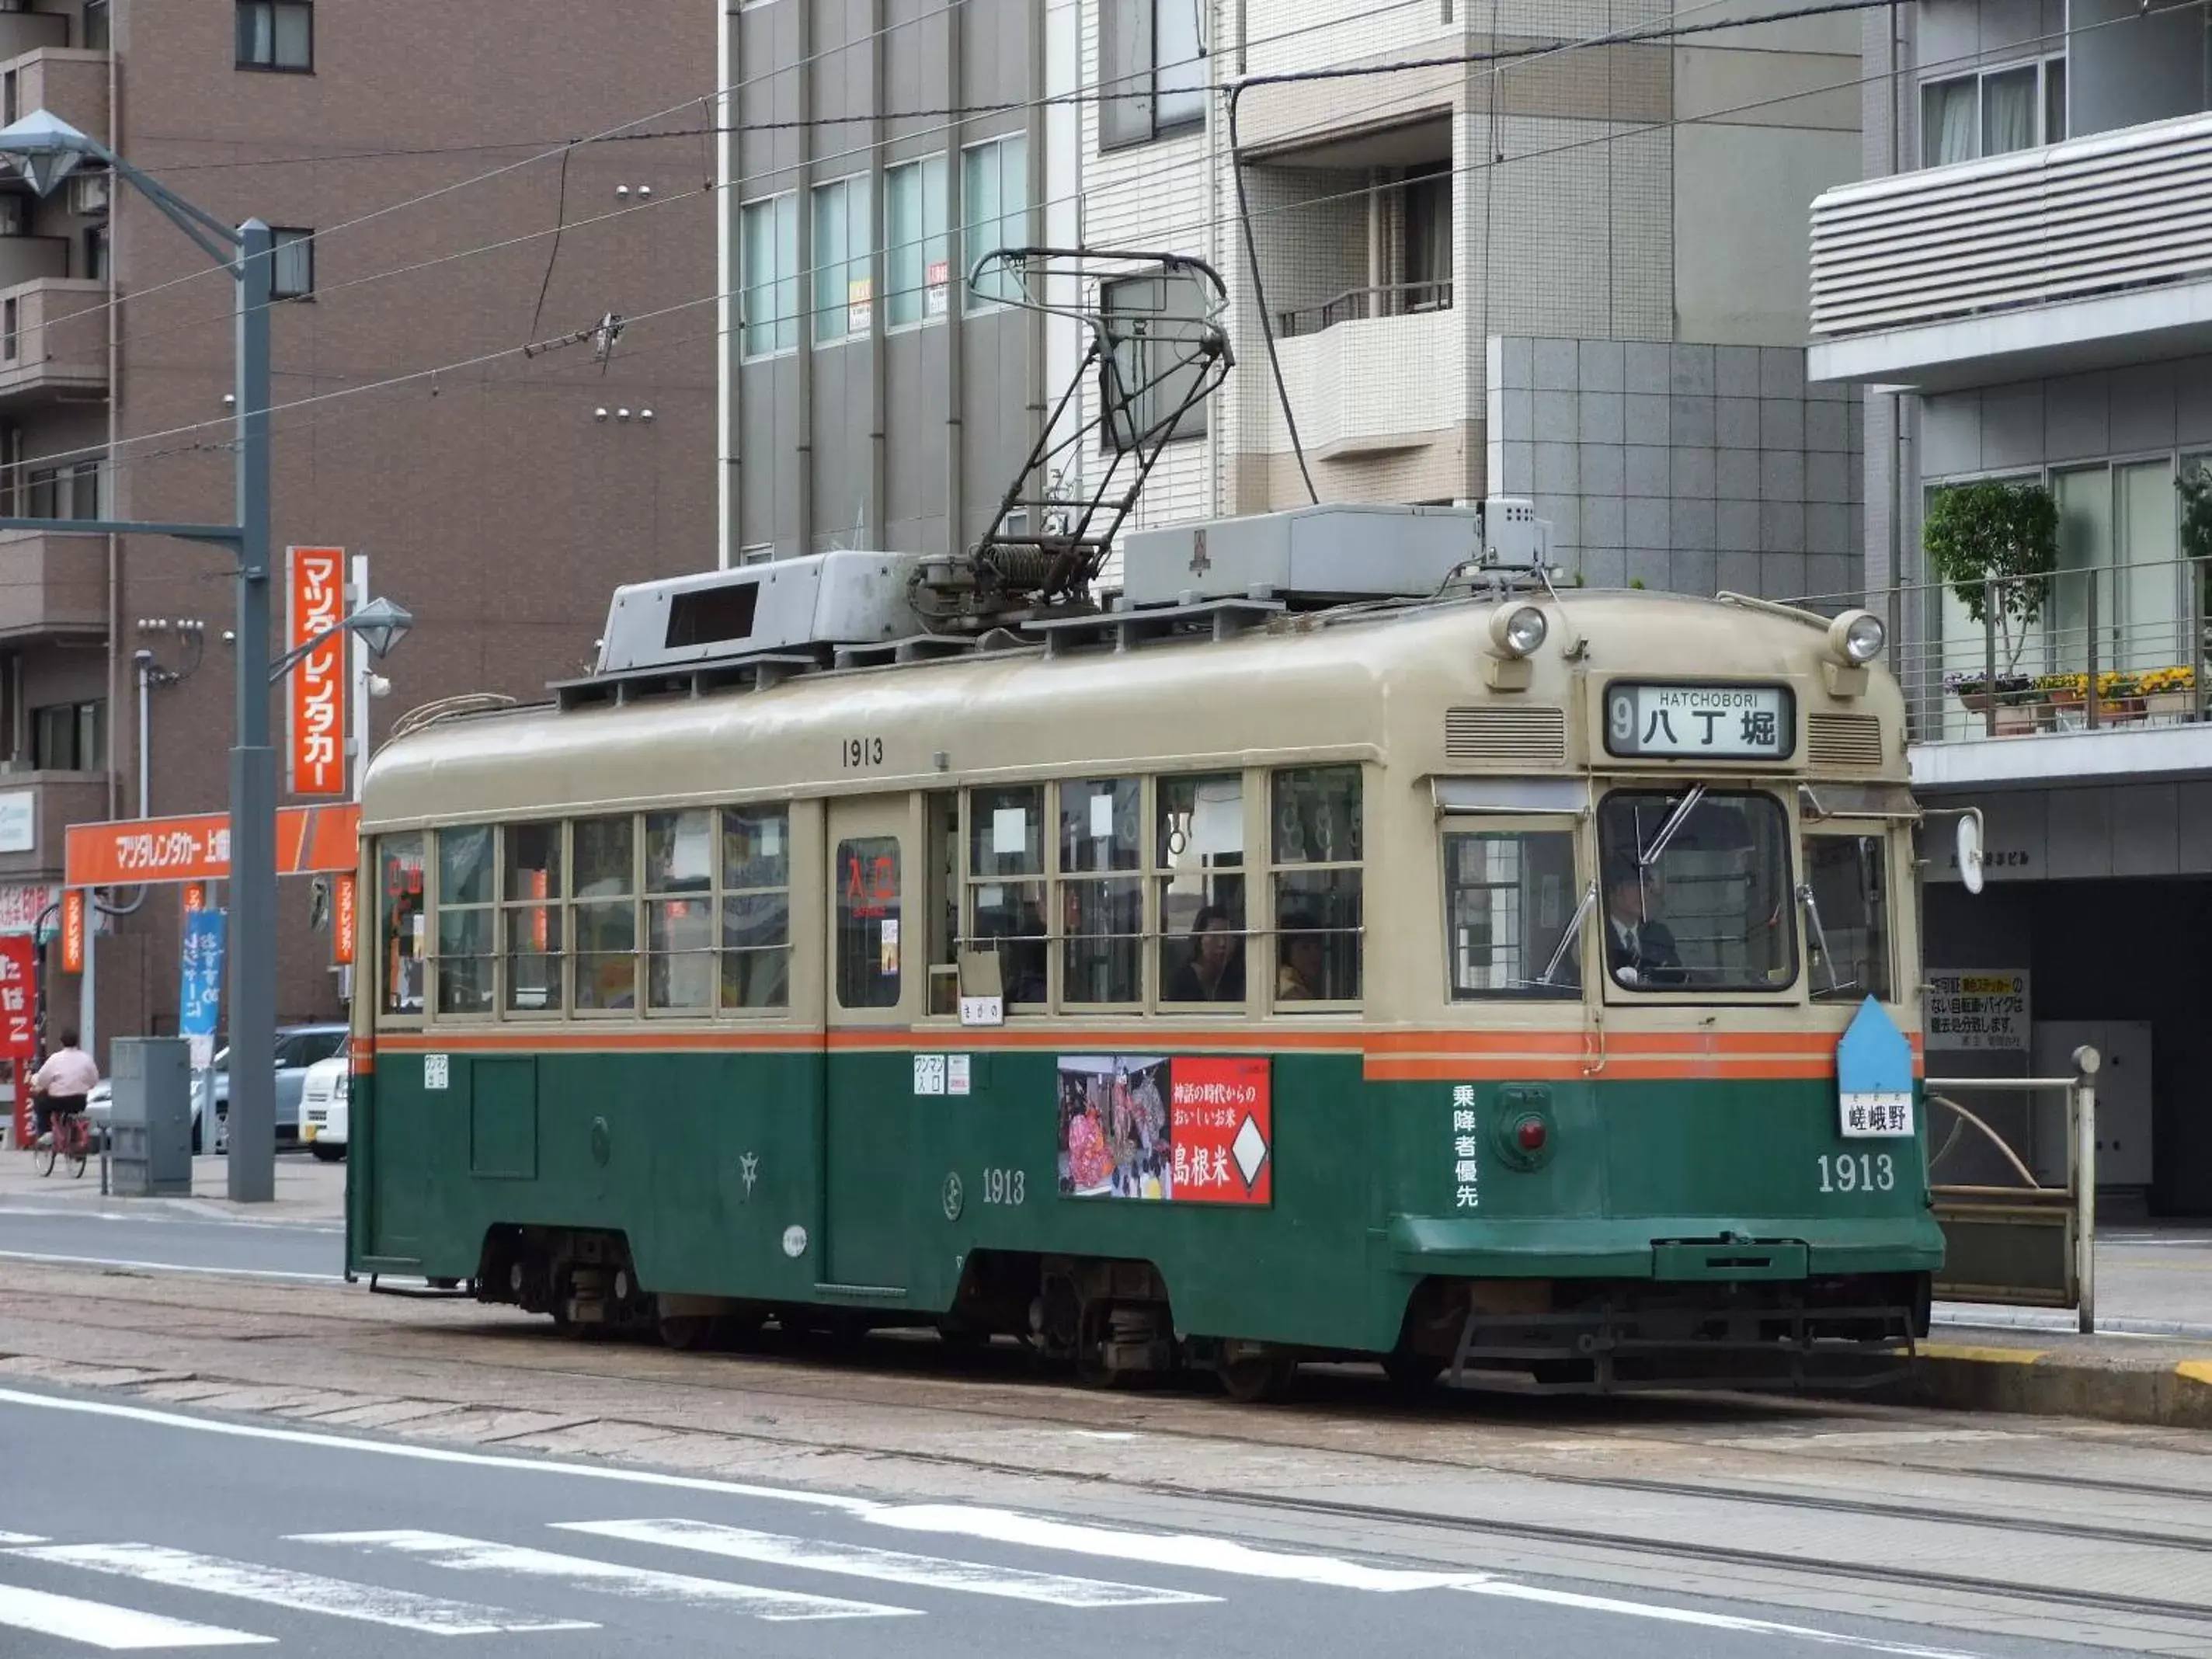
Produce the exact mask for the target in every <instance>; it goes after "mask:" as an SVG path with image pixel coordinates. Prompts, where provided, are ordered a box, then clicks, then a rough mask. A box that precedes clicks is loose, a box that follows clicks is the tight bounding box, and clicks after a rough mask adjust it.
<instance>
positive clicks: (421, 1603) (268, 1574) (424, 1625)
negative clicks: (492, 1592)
mask: <svg viewBox="0 0 2212 1659" xmlns="http://www.w3.org/2000/svg"><path fill="white" fill-rule="evenodd" d="M8 1553H9V1554H10V1555H16V1556H21V1557H22V1558H23V1559H26V1560H31V1561H46V1562H50V1563H52V1564H53V1565H57V1566H64V1567H75V1568H77V1569H79V1570H80V1571H86V1572H102V1573H109V1574H112V1575H113V1576H114V1577H118V1578H135V1579H137V1580H139V1581H140V1582H141V1583H148V1584H159V1585H161V1586H162V1587H163V1588H164V1589H181V1590H197V1591H199V1592H201V1593H202V1594H204V1595H228V1596H233V1597H235V1598H236V1599H238V1600H240V1601H263V1602H266V1603H268V1604H269V1605H270V1606H272V1607H291V1608H295V1609H301V1610H304V1611H307V1612H309V1613H327V1614H329V1615H330V1616H331V1617H332V1618H337V1619H357V1620H361V1621H362V1622H363V1623H365V1624H371V1625H390V1626H394V1627H396V1628H398V1629H400V1630H411V1631H419V1632H424V1633H426V1634H428V1635H432V1636H489V1635H492V1634H494V1633H495V1632H501V1631H549V1630H596V1629H598V1628H599V1626H596V1625H592V1624H586V1623H584V1622H582V1621H581V1620H574V1619H536V1618H531V1617H529V1616H527V1615H525V1614H522V1613H508V1612H507V1611H506V1610H504V1609H503V1608H500V1607H480V1606H478V1605H477V1604H476V1603H474V1602H471V1601H446V1600H444V1599H442V1598H441V1597H439V1596H435V1595H415V1594H414V1593H413V1592H411V1591H409V1590H397V1589H383V1588H381V1587H380V1586H378V1585H374V1584H356V1583H351V1582H349V1581H348V1580H346V1579H343V1578H325V1577H322V1576H320V1575H319V1574H317V1573H312V1572H294V1571H291V1570H290V1569H289V1568H286V1567H270V1566H263V1565H259V1564H258V1563H255V1562H250V1561H230V1560H226V1559H223V1558H222V1557H221V1556H219V1555H197V1554H194V1553H192V1552H191V1551H189V1550H176V1549H168V1548H166V1547H163V1546H161V1545H158V1544H56V1545H51V1546H49V1547H46V1548H44V1549H17V1550H10V1551H9V1552H8Z"/></svg>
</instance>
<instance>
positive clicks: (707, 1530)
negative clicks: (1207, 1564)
mask: <svg viewBox="0 0 2212 1659" xmlns="http://www.w3.org/2000/svg"><path fill="white" fill-rule="evenodd" d="M554 1525H555V1526H556V1528H558V1529H560V1530H561V1531H563V1532H580V1533H588V1534H592V1536H593V1537H596V1538H620V1539H624V1540H627V1541H629V1542H631V1543H637V1544H659V1545H665V1546H667V1547H671V1548H674V1549H687V1550H699V1551H702V1552H703V1553H706V1554H708V1555H717V1556H721V1557H723V1558H725V1559H729V1560H732V1561H757V1562H760V1563H762V1564H763V1565H768V1566H775V1567H797V1568H800V1569H803V1570H805V1571H811V1572H831V1573H843V1574H845V1575H847V1576H848V1577H854V1578H875V1579H880V1580H882V1581H883V1582H884V1583H892V1584H914V1585H918V1586H920V1587H921V1588H922V1589H940V1590H963V1591H966V1592H968V1593H969V1594H970V1595H1005V1596H1011V1597H1012V1598H1013V1599H1014V1600H1016V1601H1042V1602H1046V1603H1048V1604H1049V1605H1051V1606H1054V1607H1155V1606H1165V1605H1169V1604H1172V1603H1176V1602H1189V1601H1219V1600H1220V1599H1221V1598H1220V1597H1219V1596H1218V1595H1198V1594H1196V1593H1195V1592H1194V1591H1190V1590H1174V1589H1152V1588H1151V1587H1149V1586H1146V1585H1144V1584H1120V1583H1112V1582H1111V1581H1109V1580H1106V1579H1101V1578H1070V1577H1062V1576H1061V1575H1060V1574H1058V1573H1051V1572H1030V1571H1024V1569H1022V1568H1020V1567H996V1566H991V1565H987V1564H986V1563H984V1562H981V1561H948V1560H945V1559H941V1558H939V1557H937V1556H930V1555H908V1554H906V1553H903V1552H902V1551H898V1550H879V1549H872V1548H870V1547H868V1546H866V1545H865V1544H836V1543H830V1542H829V1541H825V1540H820V1539H810V1538H791V1537H787V1536H785V1535H783V1534H780V1533H772V1532H754V1531H751V1530H750V1529H749V1528H744V1527H726V1526H722V1525H720V1524H719V1523H718V1522H713V1521H679V1520H669V1521H560V1522H555V1523H554Z"/></svg>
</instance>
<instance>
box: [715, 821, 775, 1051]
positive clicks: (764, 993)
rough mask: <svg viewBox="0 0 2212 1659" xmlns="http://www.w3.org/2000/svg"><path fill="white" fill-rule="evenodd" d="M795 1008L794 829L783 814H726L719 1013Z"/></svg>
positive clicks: (723, 842)
mask: <svg viewBox="0 0 2212 1659" xmlns="http://www.w3.org/2000/svg"><path fill="white" fill-rule="evenodd" d="M790 1002H791V823H790V819H789V817H788V816H787V813H786V811H785V809H784V808H782V807H781V806H732V807H728V808H726V809H725V810H724V811H723V813H722V1006H723V1007H725V1008H783V1007H787V1006H790Z"/></svg>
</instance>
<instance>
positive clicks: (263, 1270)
mask: <svg viewBox="0 0 2212 1659" xmlns="http://www.w3.org/2000/svg"><path fill="white" fill-rule="evenodd" d="M0 1261H29V1262H33V1263H35V1264H36V1265H38V1266H40V1267H121V1268H124V1269H126V1270H127V1271H129V1272H131V1273H191V1274H194V1275H196V1276H197V1277H199V1278H203V1279H304V1280H306V1281H307V1282H308V1283H310V1284H314V1285H343V1284H344V1283H345V1275H344V1274H343V1273H285V1272H282V1271H280V1270H278V1269H276V1268H274V1267H184V1266H181V1265H179V1263H177V1262H174V1261H131V1259H129V1258H128V1257H125V1256H114V1255H52V1254H50V1253H49V1252H46V1251H44V1250H0Z"/></svg>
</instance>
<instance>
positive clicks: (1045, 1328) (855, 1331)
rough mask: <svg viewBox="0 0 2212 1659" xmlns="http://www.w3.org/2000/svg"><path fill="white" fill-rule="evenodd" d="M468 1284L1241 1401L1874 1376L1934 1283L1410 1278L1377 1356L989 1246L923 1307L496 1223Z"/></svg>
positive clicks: (1907, 1334) (1147, 1276)
mask: <svg viewBox="0 0 2212 1659" xmlns="http://www.w3.org/2000/svg"><path fill="white" fill-rule="evenodd" d="M471 1289H472V1291H473V1293H474V1295H475V1297H476V1298H477V1300H478V1301H480V1302H486V1303H499V1304H507V1305H512V1306H515V1307H520V1308H521V1309H522V1310H524V1311H526V1312H530V1313H544V1314H550V1315H551V1316H552V1317H553V1319H554V1322H555V1323H556V1325H557V1326H559V1327H561V1328H562V1329H564V1330H567V1331H568V1332H570V1333H571V1334H578V1335H593V1334H609V1335H615V1334H623V1335H631V1336H643V1337H654V1338H657V1339H658V1340H660V1341H661V1342H663V1343H664V1344H665V1345H666V1346H670V1347H672V1348H678V1349H690V1348H697V1347H703V1346H713V1345H717V1344H724V1343H731V1342H740V1341H743V1340H746V1339H748V1338H750V1337H752V1336H755V1335H757V1334H758V1333H759V1332H760V1331H761V1330H762V1329H763V1328H764V1327H765V1326H767V1325H768V1324H769V1322H770V1321H773V1322H775V1324H776V1325H777V1326H778V1328H780V1329H781V1330H783V1331H785V1332H791V1333H803V1334H817V1335H822V1336H827V1337H830V1338H833V1339H842V1340H855V1339H858V1338H859V1337H860V1336H862V1335H864V1334H866V1332H868V1331H869V1330H872V1329H892V1328H925V1329H927V1328H934V1329H935V1330H936V1331H937V1332H938V1333H939V1335H940V1336H942V1338H943V1339H944V1340H945V1341H946V1342H947V1343H948V1344H951V1345H953V1346H963V1347H966V1346H980V1345H981V1344H982V1343H984V1342H987V1341H988V1340H991V1339H992V1338H993V1337H994V1336H1012V1337H1014V1338H1017V1339H1018V1340H1020V1341H1022V1342H1023V1343H1024V1345H1025V1346H1027V1347H1028V1348H1029V1349H1030V1351H1031V1352H1033V1353H1034V1354H1035V1355H1036V1358H1038V1359H1039V1360H1040V1361H1041V1362H1042V1363H1044V1364H1048V1365H1050V1366H1053V1367H1054V1368H1056V1369H1058V1368H1065V1369H1066V1370H1069V1371H1072V1372H1073V1375H1074V1376H1075V1377H1076V1378H1077V1380H1078V1381H1079V1382H1082V1383H1086V1384H1089V1385H1091V1386H1093V1387H1129V1386H1139V1385H1142V1384H1144V1383H1148V1382H1159V1381H1164V1380H1167V1379H1170V1378H1172V1377H1174V1376H1178V1375H1180V1374H1184V1373H1188V1372H1194V1371H1195V1372H1207V1371H1210V1372H1212V1373H1213V1374H1214V1375H1215V1376H1218V1378H1219V1380H1220V1382H1221V1383H1222V1386H1223V1388H1224V1389H1225V1391H1226V1392H1227V1393H1228V1394H1229V1395H1231V1397H1232V1398H1235V1399H1237V1400H1240V1401H1263V1400H1271V1399H1275V1398H1279V1397H1280V1396H1281V1395H1283V1394H1284V1393H1285V1392H1286V1391H1287V1390H1288V1389H1289V1388H1290V1387H1291V1383H1292V1382H1293V1380H1294V1378H1295V1376H1296V1373H1297V1367H1298V1366H1299V1365H1300V1364H1342V1363H1370V1364H1380V1365H1381V1366H1382V1368H1383V1370H1384V1372H1385V1373H1386V1374H1387V1375H1388V1376H1389V1377H1390V1379H1391V1381H1392V1382H1393V1383H1395V1384H1397V1385H1398V1386H1400V1387H1401V1389H1423V1388H1426V1387H1428V1386H1429V1385H1431V1384H1432V1383H1435V1382H1437V1380H1438V1379H1439V1378H1442V1379H1444V1380H1446V1381H1448V1382H1449V1383H1452V1384H1453V1385H1454V1386H1455V1387H1462V1388H1468V1389H1482V1390H1493V1391H1504V1392H1510V1393H1520V1394H1531V1393H1534V1394H1583V1395H1600V1394H1615V1393H1629V1392H1637V1391H1645V1390H1653V1389H1750V1390H1771V1389H1809V1388H1817V1389H1847V1388H1866V1387H1872V1386H1875V1385H1876V1384H1878V1383H1882V1382H1885V1381H1887V1380H1889V1379H1890V1378H1892V1377H1893V1376H1896V1375H1897V1374H1898V1373H1899V1370H1900V1369H1901V1363H1902V1359H1903V1357H1904V1356H1905V1354H1908V1353H1909V1352H1911V1347H1912V1345H1913V1343H1914V1341H1915V1340H1916V1339H1917V1338H1919V1337H1923V1336H1925V1335H1926V1334H1927V1332H1928V1320H1929V1278H1928V1275H1927V1274H1925V1273H1887V1274H1863V1275H1852V1276H1832V1277H1825V1278H1812V1279H1779V1280H1778V1279H1765V1280H1759V1279H1742V1280H1721V1281H1703V1282H1696V1283H1668V1282H1665V1281H1658V1280H1638V1279H1448V1278H1442V1277H1432V1278H1430V1279H1425V1280H1423V1281H1422V1282H1421V1284H1420V1285H1419V1286H1418V1287H1417V1288H1416V1289H1415V1291H1414V1292H1413V1297H1412V1298H1411V1300H1410V1301H1409V1303H1408V1304H1407V1310H1406V1316H1405V1322H1404V1326H1403V1329H1402V1333H1401V1337H1400V1339H1399V1341H1398V1344H1397V1346H1396V1347H1395V1348H1394V1349H1393V1350H1391V1351H1390V1352H1382V1353H1378V1352H1364V1351H1360V1350H1356V1349H1339V1348H1322V1347H1303V1346H1302V1347H1292V1346H1283V1345H1278V1344H1271V1343H1264V1342H1255V1341H1249V1340H1238V1339H1235V1338H1223V1337H1206V1336H1197V1335H1188V1334H1182V1333H1181V1332H1179V1331H1178V1330H1177V1329H1176V1325H1175V1321H1174V1317H1173V1314H1172V1311H1171V1309H1170V1301H1169V1293H1168V1286H1167V1284H1166V1281H1165V1280H1164V1279H1163V1278H1162V1276H1161V1275H1160V1273H1158V1270H1157V1269H1156V1268H1155V1267H1153V1266H1152V1264H1151V1263H1149V1262H1146V1261H1115V1260H1101V1259H1098V1258H1094V1257H1080V1256H1064V1255H1032V1254H1028V1253H1018V1252H1006V1251H979V1252H977V1253H975V1255H973V1256H971V1257H970V1259H969V1262H968V1264H967V1268H966V1271H965V1273H963V1279H962V1282H961V1286H960V1291H959V1294H958V1296H957V1298H956V1300H955V1302H954V1304H953V1306H952V1307H951V1309H950V1310H947V1311H946V1312H945V1313H944V1314H943V1315H941V1316H921V1317H918V1316H915V1315H910V1314H904V1313H902V1312H900V1311H899V1310H894V1309H884V1308H880V1307H854V1308H842V1307H838V1306H836V1305H835V1304H827V1303H809V1304H796V1305H788V1306H787V1305H784V1304H779V1303H771V1302H754V1301H746V1300H743V1299H739V1298H734V1297H716V1296H698V1295H685V1294H677V1293H666V1292H661V1293H656V1292H654V1291H651V1290H649V1289H648V1288H647V1287H646V1286H645V1285H643V1284H642V1283H641V1281H640V1280H639V1278H638V1275H637V1273H636V1269H635V1264H634V1263H633V1261H631V1258H630V1253H629V1243H628V1241H627V1240H626V1239H625V1238H624V1237H623V1236H622V1235H621V1234H619V1233H614V1232H603V1231H580V1230H569V1229H562V1228H542V1227H511V1226H510V1227H496V1228H494V1229H492V1230H491V1231H490V1232H489V1234H488V1235H487V1237H486V1238H485V1240H484V1243H483V1256H482V1261H481V1264H480V1268H479V1271H478V1273H477V1277H476V1279H475V1280H474V1282H473V1285H472V1286H471Z"/></svg>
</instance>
